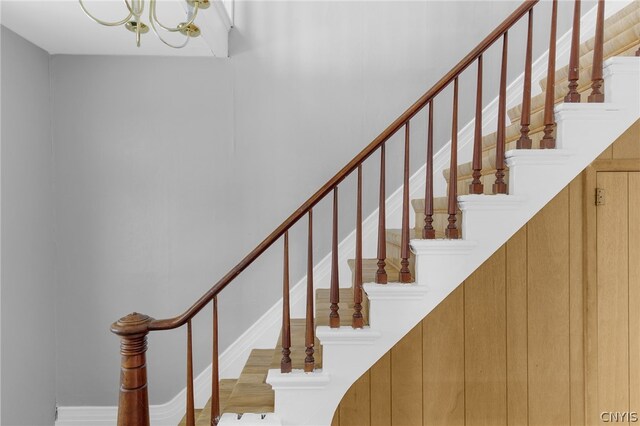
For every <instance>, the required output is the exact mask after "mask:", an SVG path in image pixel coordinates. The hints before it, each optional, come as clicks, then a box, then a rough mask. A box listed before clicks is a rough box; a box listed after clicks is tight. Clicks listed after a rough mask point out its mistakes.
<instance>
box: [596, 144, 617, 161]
mask: <svg viewBox="0 0 640 426" xmlns="http://www.w3.org/2000/svg"><path fill="white" fill-rule="evenodd" d="M612 158H613V147H612V146H610V147H609V148H607V149H605V150H604V151H602V154H600V155H599V156H598V158H597V159H598V160H610V159H612Z"/></svg>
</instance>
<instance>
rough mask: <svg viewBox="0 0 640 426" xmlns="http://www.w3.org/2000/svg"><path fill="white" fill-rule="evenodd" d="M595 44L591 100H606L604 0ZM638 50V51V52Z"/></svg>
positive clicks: (600, 8)
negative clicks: (604, 89) (604, 88)
mask: <svg viewBox="0 0 640 426" xmlns="http://www.w3.org/2000/svg"><path fill="white" fill-rule="evenodd" d="M593 42H594V46H593V68H592V69H591V94H590V95H589V98H588V101H589V102H604V93H602V90H601V89H602V83H603V81H604V80H603V78H602V62H603V60H604V59H603V54H604V53H603V45H604V0H598V10H597V14H596V34H595V36H594V40H593ZM637 53H638V52H636V54H637Z"/></svg>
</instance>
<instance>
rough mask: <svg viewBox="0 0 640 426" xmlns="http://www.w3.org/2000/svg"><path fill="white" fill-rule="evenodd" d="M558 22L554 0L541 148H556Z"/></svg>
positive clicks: (555, 0)
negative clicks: (554, 112)
mask: <svg viewBox="0 0 640 426" xmlns="http://www.w3.org/2000/svg"><path fill="white" fill-rule="evenodd" d="M557 21H558V0H553V3H552V10H551V36H550V37H549V64H548V67H547V90H546V93H545V98H544V99H545V102H544V136H543V137H542V140H541V141H540V148H555V147H556V138H555V137H554V136H553V129H554V127H555V121H554V118H553V107H554V97H555V85H556V27H557Z"/></svg>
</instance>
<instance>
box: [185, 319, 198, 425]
mask: <svg viewBox="0 0 640 426" xmlns="http://www.w3.org/2000/svg"><path fill="white" fill-rule="evenodd" d="M192 346H193V345H192V341H191V320H189V321H187V416H186V417H187V419H186V420H187V426H195V424H196V407H195V400H194V397H193V349H192Z"/></svg>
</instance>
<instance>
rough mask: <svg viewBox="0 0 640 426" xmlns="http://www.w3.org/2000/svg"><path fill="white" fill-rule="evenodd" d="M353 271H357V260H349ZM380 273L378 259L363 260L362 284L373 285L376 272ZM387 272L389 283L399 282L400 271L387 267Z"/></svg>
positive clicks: (391, 266)
mask: <svg viewBox="0 0 640 426" xmlns="http://www.w3.org/2000/svg"><path fill="white" fill-rule="evenodd" d="M347 263H348V264H349V268H351V271H354V270H355V267H356V261H355V259H349V260H347ZM377 271H378V259H362V282H363V283H372V282H375V280H376V272H377ZM385 271H387V279H388V281H389V282H394V281H398V279H399V277H400V269H398V268H396V267H394V266H393V265H386V266H385Z"/></svg>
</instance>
